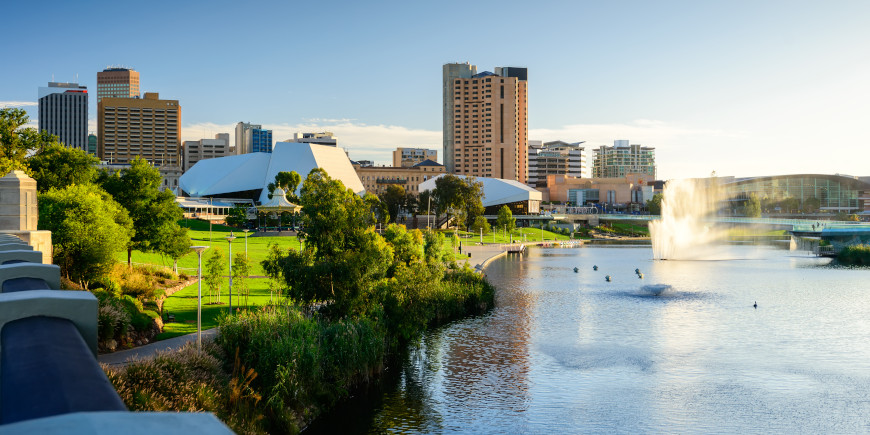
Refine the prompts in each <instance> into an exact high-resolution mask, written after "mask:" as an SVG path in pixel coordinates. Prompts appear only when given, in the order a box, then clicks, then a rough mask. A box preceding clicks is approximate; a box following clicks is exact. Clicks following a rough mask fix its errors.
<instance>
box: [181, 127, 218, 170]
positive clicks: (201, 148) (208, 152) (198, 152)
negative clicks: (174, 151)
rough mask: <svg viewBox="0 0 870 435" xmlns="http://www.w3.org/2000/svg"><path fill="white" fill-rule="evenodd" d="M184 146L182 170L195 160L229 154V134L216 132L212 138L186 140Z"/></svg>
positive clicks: (191, 164)
mask: <svg viewBox="0 0 870 435" xmlns="http://www.w3.org/2000/svg"><path fill="white" fill-rule="evenodd" d="M182 146H183V148H184V172H187V170H188V169H190V168H191V167H193V165H195V164H196V162H198V161H200V160H205V159H213V158H215V157H224V156H228V155H230V134H229V133H218V134H216V135H215V136H214V139H200V140H186V141H184V143H183V144H182Z"/></svg>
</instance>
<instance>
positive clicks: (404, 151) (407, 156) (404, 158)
mask: <svg viewBox="0 0 870 435" xmlns="http://www.w3.org/2000/svg"><path fill="white" fill-rule="evenodd" d="M426 160H432V161H433V162H437V161H438V150H428V149H425V148H396V150H395V151H393V166H394V167H403V168H410V167H411V166H414V165H416V164H417V163H420V162H423V161H426Z"/></svg>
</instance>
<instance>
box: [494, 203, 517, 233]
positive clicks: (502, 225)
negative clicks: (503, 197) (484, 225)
mask: <svg viewBox="0 0 870 435" xmlns="http://www.w3.org/2000/svg"><path fill="white" fill-rule="evenodd" d="M516 225H517V220H516V218H514V215H513V213H511V209H510V208H509V207H508V206H506V205H503V206H501V209H499V211H498V218H497V219H496V220H495V227H496V230H501V229H505V230H506V231H513V230H514V228H516Z"/></svg>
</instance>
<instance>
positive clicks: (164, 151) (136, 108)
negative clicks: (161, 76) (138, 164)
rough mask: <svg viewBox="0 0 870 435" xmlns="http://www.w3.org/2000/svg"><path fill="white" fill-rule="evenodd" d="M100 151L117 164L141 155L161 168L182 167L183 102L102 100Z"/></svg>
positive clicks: (157, 97)
mask: <svg viewBox="0 0 870 435" xmlns="http://www.w3.org/2000/svg"><path fill="white" fill-rule="evenodd" d="M98 106H99V110H98V111H97V112H98V115H99V123H98V124H99V126H100V130H99V132H98V134H97V155H98V157H99V158H100V159H101V160H106V161H108V162H109V163H113V164H127V163H130V161H131V160H133V157H135V156H140V157H142V158H143V159H145V160H148V161H149V162H151V164H153V165H154V166H157V167H158V168H164V167H171V168H177V169H178V170H180V169H181V142H180V138H181V106H179V105H178V100H161V99H160V95H159V94H157V93H156V92H155V93H151V92H148V93H145V95H144V97H143V98H108V97H107V98H103V101H101V102H100V103H99V104H98Z"/></svg>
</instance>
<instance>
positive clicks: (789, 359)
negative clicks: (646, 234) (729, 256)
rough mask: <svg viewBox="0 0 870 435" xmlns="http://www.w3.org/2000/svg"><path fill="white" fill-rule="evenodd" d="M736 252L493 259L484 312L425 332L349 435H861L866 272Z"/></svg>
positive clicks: (866, 381) (619, 251)
mask: <svg viewBox="0 0 870 435" xmlns="http://www.w3.org/2000/svg"><path fill="white" fill-rule="evenodd" d="M732 249H735V250H736V253H737V254H738V258H743V260H739V261H683V262H680V261H652V260H650V254H649V252H650V251H649V247H646V248H643V249H638V248H622V247H620V248H615V247H599V248H583V249H538V250H531V251H530V252H529V253H528V254H527V255H525V256H522V257H514V258H508V259H504V260H499V261H496V262H494V263H493V264H492V265H491V266H490V268H489V269H488V274H489V276H490V279H491V280H492V281H493V283H494V284H495V285H496V286H497V287H498V289H499V291H498V293H497V298H496V308H495V309H494V310H493V311H491V312H490V313H488V314H487V315H485V316H481V317H477V318H473V319H466V320H463V321H459V322H455V323H453V324H450V325H448V326H446V327H444V328H441V329H438V330H435V331H431V332H430V333H428V334H427V335H426V336H425V337H424V338H423V340H422V342H421V344H420V346H419V347H416V348H413V349H412V350H411V351H410V353H409V356H408V357H407V360H406V361H405V363H404V365H403V366H402V368H401V374H400V376H399V377H398V378H399V380H398V381H397V382H395V383H394V384H393V385H392V386H391V387H389V388H386V391H385V392H383V393H382V394H381V395H380V396H379V398H378V399H376V400H374V401H373V402H372V403H374V405H372V406H373V409H372V410H371V411H370V415H371V417H370V418H369V419H368V420H366V421H365V422H364V423H360V424H359V425H357V426H354V427H353V428H352V429H348V430H345V432H346V431H368V432H372V433H381V432H402V433H408V432H411V433H432V432H435V433H444V432H463V433H469V432H470V433H550V432H569V433H576V432H583V433H585V432H632V433H633V432H675V431H676V432H749V433H759V432H771V431H773V432H850V433H851V432H866V431H867V429H868V427H870V426H868V421H870V420H868V418H867V417H866V416H867V415H870V400H868V399H870V393H868V391H870V389H868V387H870V321H867V319H868V318H870V294H868V292H867V291H866V286H865V285H864V282H865V281H866V277H867V274H868V273H870V271H868V270H866V269H861V270H853V269H837V268H832V267H831V266H830V265H829V264H828V263H829V261H828V260H824V259H817V258H812V257H800V256H794V255H792V254H790V253H788V252H787V251H773V250H760V251H759V250H755V249H753V248H749V247H746V248H742V247H733V248H732ZM593 265H598V266H599V270H598V271H593V270H592V266H593ZM574 267H577V268H578V272H577V273H574V271H573V269H574ZM635 269H639V270H641V271H642V272H643V273H644V279H642V280H641V279H638V278H637V275H636V274H635ZM605 275H611V276H612V277H613V281H612V282H605V281H604V276H605ZM655 284H666V285H668V286H669V287H668V288H666V289H665V291H663V292H662V293H661V294H660V295H655V294H653V293H654V292H651V291H650V290H649V288H646V289H645V288H644V286H645V285H655ZM755 301H757V302H758V308H757V309H756V308H753V306H752V304H753V302H755ZM328 418H335V416H330V417H328Z"/></svg>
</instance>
